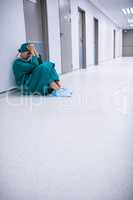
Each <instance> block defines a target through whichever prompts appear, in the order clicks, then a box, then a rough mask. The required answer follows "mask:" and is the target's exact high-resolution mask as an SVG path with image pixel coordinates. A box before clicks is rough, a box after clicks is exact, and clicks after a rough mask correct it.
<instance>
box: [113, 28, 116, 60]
mask: <svg viewBox="0 0 133 200" xmlns="http://www.w3.org/2000/svg"><path fill="white" fill-rule="evenodd" d="M113 37H114V43H113V47H114V48H113V58H116V55H115V48H116V30H114V31H113Z"/></svg>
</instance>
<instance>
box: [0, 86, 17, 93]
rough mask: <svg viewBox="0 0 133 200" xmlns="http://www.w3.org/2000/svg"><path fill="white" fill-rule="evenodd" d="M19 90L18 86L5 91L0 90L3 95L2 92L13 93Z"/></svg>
mask: <svg viewBox="0 0 133 200" xmlns="http://www.w3.org/2000/svg"><path fill="white" fill-rule="evenodd" d="M16 90H17V88H16V87H14V88H11V89H8V90H4V91H0V95H2V94H5V93H7V92H8V93H13V92H15V91H16Z"/></svg>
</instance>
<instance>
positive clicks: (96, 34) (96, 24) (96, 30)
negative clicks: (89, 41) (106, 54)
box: [94, 18, 99, 65]
mask: <svg viewBox="0 0 133 200" xmlns="http://www.w3.org/2000/svg"><path fill="white" fill-rule="evenodd" d="M98 49H99V21H98V19H96V18H94V64H95V65H98V64H99V59H98V58H99V52H98Z"/></svg>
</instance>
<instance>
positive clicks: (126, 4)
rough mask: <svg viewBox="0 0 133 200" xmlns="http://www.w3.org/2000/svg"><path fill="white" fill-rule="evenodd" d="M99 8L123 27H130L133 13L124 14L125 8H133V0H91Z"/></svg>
mask: <svg viewBox="0 0 133 200" xmlns="http://www.w3.org/2000/svg"><path fill="white" fill-rule="evenodd" d="M90 2H91V3H92V4H93V5H95V6H96V7H97V8H98V9H99V10H101V11H102V12H103V13H104V14H105V15H106V16H108V17H109V18H110V19H111V20H112V21H113V22H114V23H115V24H117V25H118V26H119V27H120V28H122V29H130V28H131V27H130V26H129V23H128V19H133V14H131V15H124V13H123V12H122V9H123V8H133V0H90ZM132 29H133V27H132Z"/></svg>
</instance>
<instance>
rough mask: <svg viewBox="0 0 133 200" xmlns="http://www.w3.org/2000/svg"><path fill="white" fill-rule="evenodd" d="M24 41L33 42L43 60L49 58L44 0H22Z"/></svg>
mask: <svg viewBox="0 0 133 200" xmlns="http://www.w3.org/2000/svg"><path fill="white" fill-rule="evenodd" d="M23 5H24V18H25V29H26V41H27V42H32V43H34V45H35V47H36V49H37V50H38V52H39V53H40V54H41V56H42V58H43V59H45V60H48V59H49V45H48V25H47V5H46V0H23Z"/></svg>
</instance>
